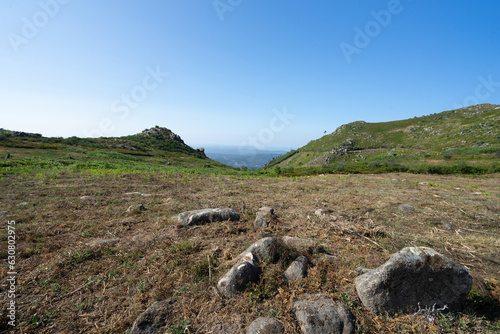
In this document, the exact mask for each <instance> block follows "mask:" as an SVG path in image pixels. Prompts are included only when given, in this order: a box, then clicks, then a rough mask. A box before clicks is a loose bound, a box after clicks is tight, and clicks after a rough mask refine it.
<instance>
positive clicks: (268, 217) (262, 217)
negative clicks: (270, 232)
mask: <svg viewBox="0 0 500 334" xmlns="http://www.w3.org/2000/svg"><path fill="white" fill-rule="evenodd" d="M274 219H275V215H274V209H273V208H270V207H268V206H265V207H262V208H260V209H259V211H258V212H257V217H256V218H255V222H254V224H253V226H254V227H256V228H267V227H269V225H270V224H271V222H272V221H273V220H274Z"/></svg>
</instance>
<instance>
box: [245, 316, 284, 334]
mask: <svg viewBox="0 0 500 334" xmlns="http://www.w3.org/2000/svg"><path fill="white" fill-rule="evenodd" d="M246 333H247V334H281V333H285V331H284V330H283V325H282V324H281V323H280V322H279V321H278V320H276V319H271V318H263V317H261V318H258V319H257V320H255V321H254V322H252V323H251V324H250V326H248V328H247V331H246Z"/></svg>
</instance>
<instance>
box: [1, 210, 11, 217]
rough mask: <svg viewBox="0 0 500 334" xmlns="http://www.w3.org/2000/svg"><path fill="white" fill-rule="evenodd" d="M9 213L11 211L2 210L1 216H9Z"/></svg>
mask: <svg viewBox="0 0 500 334" xmlns="http://www.w3.org/2000/svg"><path fill="white" fill-rule="evenodd" d="M8 213H9V212H8V211H1V212H0V218H2V217H5V216H7V214H8Z"/></svg>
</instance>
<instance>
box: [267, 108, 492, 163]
mask: <svg viewBox="0 0 500 334" xmlns="http://www.w3.org/2000/svg"><path fill="white" fill-rule="evenodd" d="M499 152H500V106H498V105H492V104H481V105H476V106H470V107H466V108H462V109H457V110H450V111H444V112H441V113H438V114H432V115H429V116H423V117H415V118H412V119H406V120H400V121H393V122H383V123H367V122H363V121H357V122H353V123H349V124H345V125H342V126H341V127H339V128H338V129H337V130H336V131H335V132H333V133H331V134H329V135H326V136H324V137H322V138H320V139H317V140H314V141H311V142H309V143H308V144H307V145H305V146H304V147H302V148H300V149H298V150H296V151H292V152H289V153H288V154H287V155H284V156H283V157H281V158H278V159H275V160H274V161H272V162H270V163H269V164H268V165H267V166H266V168H273V167H274V168H276V167H277V166H279V167H280V168H283V167H293V168H297V167H313V166H316V167H317V166H321V167H329V166H330V167H331V166H337V165H339V164H342V165H347V166H349V165H353V164H354V165H357V166H362V165H367V167H377V164H379V165H390V164H392V165H402V164H403V163H406V164H408V163H413V164H414V163H420V164H430V165H433V164H434V165H435V164H437V163H439V164H441V163H443V162H446V164H452V163H457V162H461V163H474V164H476V165H481V166H484V165H485V164H488V163H491V162H492V161H498V158H499Z"/></svg>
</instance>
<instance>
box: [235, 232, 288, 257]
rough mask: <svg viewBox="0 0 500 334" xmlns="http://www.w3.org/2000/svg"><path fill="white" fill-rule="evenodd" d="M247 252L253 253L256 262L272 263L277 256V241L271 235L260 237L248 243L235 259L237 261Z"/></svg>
mask: <svg viewBox="0 0 500 334" xmlns="http://www.w3.org/2000/svg"><path fill="white" fill-rule="evenodd" d="M247 253H252V254H253V255H255V256H256V257H257V261H258V262H262V261H269V262H272V263H274V262H276V260H277V258H278V241H277V240H276V239H275V238H273V237H267V238H262V239H260V240H259V241H257V242H255V243H253V244H252V245H250V246H249V247H248V248H247V249H246V250H245V251H244V252H243V253H241V254H240V255H239V256H238V257H236V259H235V261H238V260H239V259H240V258H242V257H243V256H244V255H245V254H247Z"/></svg>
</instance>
